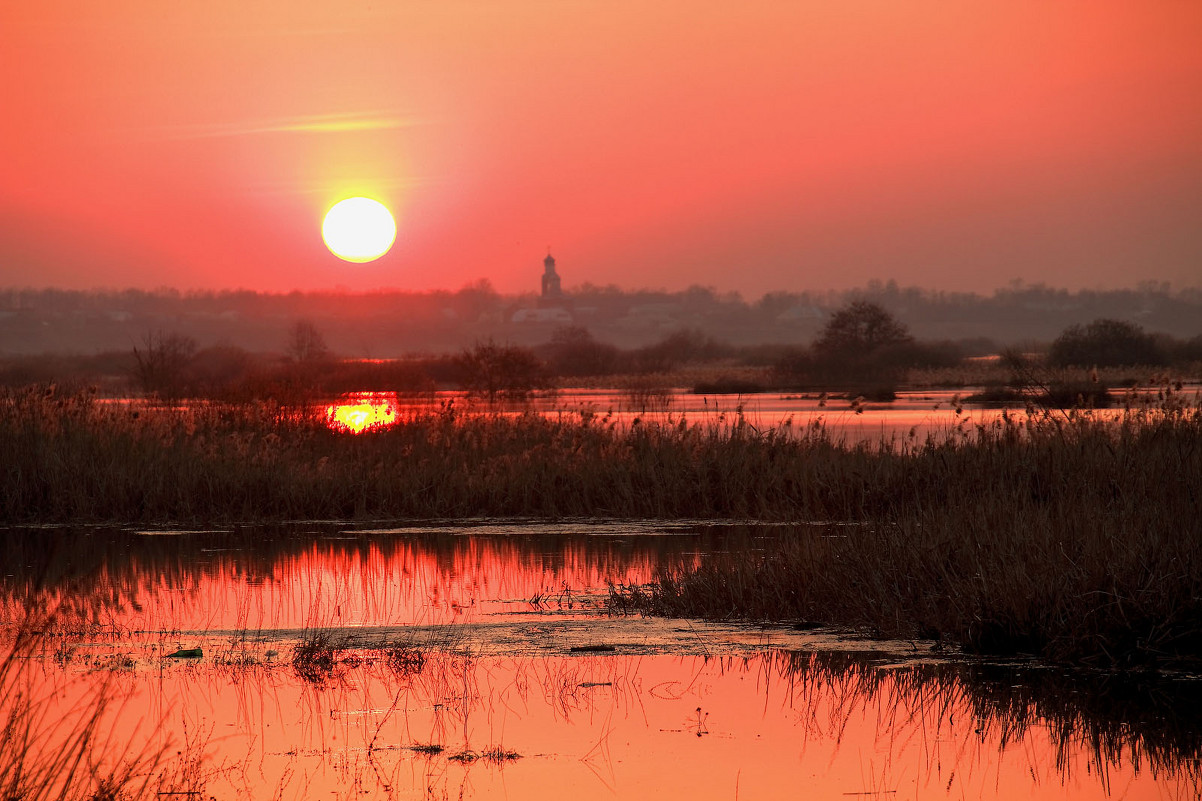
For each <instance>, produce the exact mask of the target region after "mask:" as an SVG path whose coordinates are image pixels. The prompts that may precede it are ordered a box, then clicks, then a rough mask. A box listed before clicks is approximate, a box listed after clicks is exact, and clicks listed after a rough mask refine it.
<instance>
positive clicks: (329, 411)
mask: <svg viewBox="0 0 1202 801" xmlns="http://www.w3.org/2000/svg"><path fill="white" fill-rule="evenodd" d="M968 394H969V391H953V390H925V391H920V392H902V393H898V397H897V399H896V400H894V401H891V402H887V403H885V402H872V401H867V400H864V399H862V398H857V399H847V398H827V397H826V396H825V395H820V394H804V395H801V394H792V393H762V394H754V395H742V396H740V395H698V394H694V393H692V392H689V391H687V390H684V389H662V390H655V391H642V392H633V391H625V392H622V391H615V390H584V389H569V390H561V391H559V392H557V393H555V394H554V395H552V396H549V397H539V398H532V399H529V400H524V401H520V402H505V401H498V402H495V403H486V402H483V401H481V400H479V399H472V398H469V397H468V396H466V395H464V394H463V393H461V392H438V393H433V394H432V395H428V396H423V397H421V398H407V397H405V396H398V395H397V394H395V393H390V392H357V393H350V394H348V395H346V396H345V397H342V398H340V399H337V400H334V401H333V402H331V403H329V404H323V405H322V406H321V407H320V408H319V409H318V410H317V411H318V412H320V413H324V415H325V418H326V420H327V422H328V424H329V425H330V426H331V427H332V428H335V429H336V430H344V431H352V432H362V431H370V430H373V429H381V428H387V427H389V426H392V425H396V424H397V423H399V422H401V421H403V420H404V419H405V418H406V416H409V415H413V414H424V413H428V412H430V411H431V410H438V409H439V408H445V407H446V406H447V405H455V406H456V408H457V409H459V410H461V411H463V412H466V413H488V414H522V413H527V412H531V411H533V412H537V413H540V414H544V415H548V416H568V417H573V416H576V415H582V416H587V417H588V418H589V419H592V420H595V421H604V422H613V423H614V424H616V425H619V426H623V427H627V426H629V425H631V424H632V423H633V422H634V421H635V420H646V421H658V422H672V423H678V422H679V421H681V420H682V419H683V420H685V421H686V422H688V423H690V424H694V423H696V424H700V425H702V426H719V427H724V426H733V425H736V424H739V423H740V422H742V423H745V424H748V425H751V426H754V427H755V428H757V429H759V430H765V429H768V428H781V427H783V426H788V427H791V428H793V429H794V430H797V431H804V430H806V429H807V428H810V427H812V426H815V425H820V426H823V427H825V429H826V430H827V431H828V432H829V433H830V435H831V437H832V438H833V439H837V440H844V441H846V442H850V443H856V442H865V441H867V442H875V441H879V440H882V439H885V440H888V439H891V438H899V437H900V438H925V437H926V436H928V435H934V436H942V435H946V434H948V433H950V432H952V431H953V430H955V429H957V428H966V429H968V430H971V429H972V428H973V427H974V426H976V425H987V424H989V423H991V422H993V421H994V420H997V419H998V418H999V417H1001V415H1002V410H1001V409H998V408H989V409H986V408H980V407H974V406H971V405H968V404H965V403H964V402H963V401H962V398H964V397H967V395H968ZM1008 413H1009V414H1011V415H1013V414H1015V413H1016V412H1015V411H1013V410H1011V411H1010V412H1008ZM1102 413H1103V414H1105V413H1106V412H1102Z"/></svg>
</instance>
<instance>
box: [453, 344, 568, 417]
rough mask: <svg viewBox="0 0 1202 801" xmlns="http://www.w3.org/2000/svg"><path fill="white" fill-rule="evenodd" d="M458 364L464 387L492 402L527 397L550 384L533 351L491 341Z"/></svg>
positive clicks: (463, 355)
mask: <svg viewBox="0 0 1202 801" xmlns="http://www.w3.org/2000/svg"><path fill="white" fill-rule="evenodd" d="M455 364H456V366H457V367H458V368H459V371H460V375H461V383H462V385H463V388H464V389H466V390H467V391H468V392H469V393H470V394H472V395H479V396H482V397H485V398H487V399H488V401H489V402H490V403H491V402H493V401H495V400H497V398H498V397H502V398H524V397H526V396H527V395H529V394H530V393H531V392H533V391H534V390H536V389H540V388H543V387H545V386H546V385H547V377H546V368H545V367H544V365H543V363H542V362H541V361H539V359H538V357H537V356H535V355H534V352H533V351H531V350H530V349H529V348H522V347H518V346H517V345H498V344H497V343H495V342H493V341H492V340H491V339H489V340H488V341H487V342H477V343H476V344H475V346H473V347H471V348H469V349H467V350H464V351H463V353H461V354H460V355H459V356H458V357H456V359H455Z"/></svg>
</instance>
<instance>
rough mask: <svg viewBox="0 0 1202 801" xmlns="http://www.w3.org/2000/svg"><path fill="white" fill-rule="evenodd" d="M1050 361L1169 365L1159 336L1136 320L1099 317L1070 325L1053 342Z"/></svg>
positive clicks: (1060, 363) (1062, 363)
mask: <svg viewBox="0 0 1202 801" xmlns="http://www.w3.org/2000/svg"><path fill="white" fill-rule="evenodd" d="M1048 362H1049V363H1050V364H1052V365H1053V366H1056V367H1130V366H1135V365H1152V366H1160V365H1164V364H1167V362H1168V359H1167V358H1166V354H1165V353H1164V351H1163V350H1162V349H1161V348H1160V347H1159V346H1158V344H1157V342H1156V339H1155V338H1154V337H1152V336H1151V335H1150V334H1146V333H1144V330H1143V329H1142V328H1140V327H1139V326H1138V325H1136V324H1135V323H1128V322H1125V321H1123V320H1110V319H1099V320H1094V321H1093V322H1092V323H1090V324H1089V325H1086V326H1080V325H1070V326H1069V327H1068V328H1066V329H1064V332H1063V333H1062V334H1061V335H1060V336H1059V337H1057V338H1056V341H1054V342H1053V343H1052V347H1051V350H1049V351H1048Z"/></svg>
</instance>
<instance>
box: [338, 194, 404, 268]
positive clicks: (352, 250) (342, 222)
mask: <svg viewBox="0 0 1202 801" xmlns="http://www.w3.org/2000/svg"><path fill="white" fill-rule="evenodd" d="M321 236H322V239H324V240H325V242H326V247H328V248H329V249H330V252H331V253H333V254H334V255H335V256H337V257H338V258H340V259H342V260H344V261H353V262H366V261H373V260H375V259H378V258H380V257H381V256H383V255H384V254H385V253H387V252H388V250H389V248H391V247H392V243H393V241H394V240H395V239H396V222H395V221H394V220H393V219H392V214H391V213H390V212H389V211H388V208H387V207H386V206H385V205H384V204H383V203H380V202H379V201H377V200H372V199H371V198H366V197H352V198H347V199H346V200H340V201H339V202H337V203H335V204H334V205H333V207H331V208H330V210H329V211H327V212H326V217H325V221H324V222H323V223H322V225H321Z"/></svg>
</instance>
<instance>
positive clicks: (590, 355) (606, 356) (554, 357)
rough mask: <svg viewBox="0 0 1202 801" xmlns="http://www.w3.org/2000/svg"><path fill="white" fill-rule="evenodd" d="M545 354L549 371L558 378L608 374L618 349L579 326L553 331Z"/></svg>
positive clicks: (613, 367) (612, 368) (616, 361)
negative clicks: (598, 339) (595, 337)
mask: <svg viewBox="0 0 1202 801" xmlns="http://www.w3.org/2000/svg"><path fill="white" fill-rule="evenodd" d="M545 353H546V355H547V360H548V362H549V364H548V366H549V367H550V369H551V371H552V372H553V373H554V374H555V375H560V376H589V375H610V374H612V373H613V372H614V371H615V370H616V369H617V364H618V349H617V348H616V347H614V346H613V345H609V344H606V343H604V342H598V341H597V340H596V339H594V338H593V335H592V334H591V333H590V332H589V330H588V329H587V328H583V327H580V326H565V327H563V328H558V329H556V330H555V332H554V333H553V334H552V335H551V342H550V343H549V344H548V345H547V346H546V347H545Z"/></svg>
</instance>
